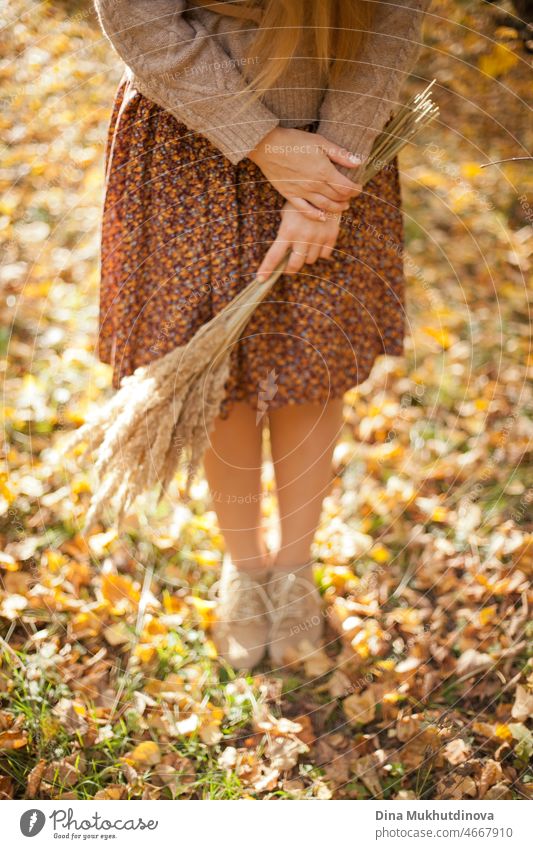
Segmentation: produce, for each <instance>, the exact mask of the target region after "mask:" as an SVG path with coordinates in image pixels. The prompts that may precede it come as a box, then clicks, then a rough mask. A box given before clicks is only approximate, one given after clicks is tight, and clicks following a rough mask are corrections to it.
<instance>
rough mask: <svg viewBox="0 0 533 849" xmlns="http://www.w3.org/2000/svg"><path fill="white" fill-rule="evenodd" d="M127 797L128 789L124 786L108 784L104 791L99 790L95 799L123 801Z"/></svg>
mask: <svg viewBox="0 0 533 849" xmlns="http://www.w3.org/2000/svg"><path fill="white" fill-rule="evenodd" d="M125 795H126V787H125V785H124V784H108V785H107V787H104V789H103V790H97V792H96V793H95V794H94V798H95V799H114V800H117V799H123V798H124V796H125Z"/></svg>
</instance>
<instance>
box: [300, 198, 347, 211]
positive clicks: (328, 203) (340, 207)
mask: <svg viewBox="0 0 533 849" xmlns="http://www.w3.org/2000/svg"><path fill="white" fill-rule="evenodd" d="M309 200H310V201H311V203H312V204H313V206H316V207H318V209H324V210H325V211H326V212H331V213H341V212H346V210H347V209H349V208H350V204H349V202H348V201H347V200H331V199H330V198H328V197H326V196H325V195H322V194H312V195H309Z"/></svg>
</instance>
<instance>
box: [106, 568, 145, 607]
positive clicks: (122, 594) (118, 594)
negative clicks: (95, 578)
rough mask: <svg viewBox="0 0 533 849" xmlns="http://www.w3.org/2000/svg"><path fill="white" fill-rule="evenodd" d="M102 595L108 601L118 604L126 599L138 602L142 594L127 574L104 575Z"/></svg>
mask: <svg viewBox="0 0 533 849" xmlns="http://www.w3.org/2000/svg"><path fill="white" fill-rule="evenodd" d="M102 595H103V596H104V598H105V600H106V601H109V602H111V604H116V603H117V602H121V601H124V600H127V601H131V602H133V603H134V604H137V602H138V601H139V599H140V597H141V594H140V592H139V591H138V590H137V589H136V588H135V587H134V585H133V581H132V580H131V578H127V577H126V576H125V575H113V574H107V575H102Z"/></svg>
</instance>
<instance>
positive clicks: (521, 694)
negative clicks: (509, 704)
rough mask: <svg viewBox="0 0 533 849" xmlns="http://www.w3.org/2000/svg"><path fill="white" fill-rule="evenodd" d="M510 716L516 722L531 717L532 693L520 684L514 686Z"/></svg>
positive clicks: (532, 711) (532, 708) (532, 709)
mask: <svg viewBox="0 0 533 849" xmlns="http://www.w3.org/2000/svg"><path fill="white" fill-rule="evenodd" d="M511 716H512V717H513V719H516V720H518V722H525V721H526V719H530V718H531V717H533V693H530V692H528V690H526V688H525V687H523V686H522V685H521V684H519V685H518V686H517V688H516V692H515V701H514V704H513V708H512V711H511Z"/></svg>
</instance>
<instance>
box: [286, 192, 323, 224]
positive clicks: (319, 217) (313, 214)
mask: <svg viewBox="0 0 533 849" xmlns="http://www.w3.org/2000/svg"><path fill="white" fill-rule="evenodd" d="M287 200H290V202H291V203H292V205H293V207H294V208H295V209H297V210H298V212H301V213H303V215H305V216H307V218H310V219H311V220H312V221H325V219H326V216H325V214H324V211H323V210H322V209H317V208H316V207H315V206H313V205H312V204H310V203H309V202H308V201H306V200H304V198H302V197H296V196H295V197H290V198H287Z"/></svg>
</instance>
